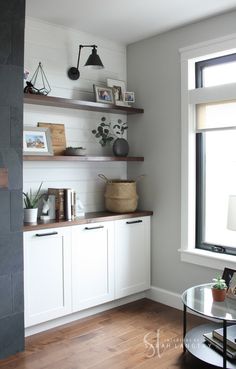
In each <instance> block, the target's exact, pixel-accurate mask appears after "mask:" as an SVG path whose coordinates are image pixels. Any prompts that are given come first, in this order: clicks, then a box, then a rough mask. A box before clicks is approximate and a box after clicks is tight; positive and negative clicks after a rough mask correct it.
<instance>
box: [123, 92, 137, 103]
mask: <svg viewBox="0 0 236 369" xmlns="http://www.w3.org/2000/svg"><path fill="white" fill-rule="evenodd" d="M124 101H125V102H126V103H134V102H135V94H134V92H129V91H125V93H124Z"/></svg>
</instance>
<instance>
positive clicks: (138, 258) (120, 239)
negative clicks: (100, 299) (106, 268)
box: [114, 217, 150, 298]
mask: <svg viewBox="0 0 236 369" xmlns="http://www.w3.org/2000/svg"><path fill="white" fill-rule="evenodd" d="M114 223H115V298H121V297H124V296H128V295H131V294H133V293H137V292H141V291H144V290H146V289H148V288H150V217H141V218H131V219H125V220H117V221H115V222H114Z"/></svg>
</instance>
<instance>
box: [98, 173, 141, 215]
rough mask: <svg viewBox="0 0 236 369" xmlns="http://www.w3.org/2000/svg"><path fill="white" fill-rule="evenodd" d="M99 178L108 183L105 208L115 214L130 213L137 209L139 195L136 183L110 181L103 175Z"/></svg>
mask: <svg viewBox="0 0 236 369" xmlns="http://www.w3.org/2000/svg"><path fill="white" fill-rule="evenodd" d="M99 177H100V178H101V179H103V180H105V182H106V190H105V195H104V196H105V207H106V209H107V210H108V211H111V212H113V213H130V212H133V211H135V210H136V209H137V206H138V195H137V190H136V181H130V180H108V179H107V178H106V177H105V176H104V175H103V174H99Z"/></svg>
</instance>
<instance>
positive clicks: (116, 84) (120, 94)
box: [107, 78, 127, 105]
mask: <svg viewBox="0 0 236 369" xmlns="http://www.w3.org/2000/svg"><path fill="white" fill-rule="evenodd" d="M107 86H109V87H111V88H112V90H113V95H114V100H115V104H116V105H127V103H125V102H124V93H125V90H126V87H125V81H119V80H117V79H110V78H108V79H107Z"/></svg>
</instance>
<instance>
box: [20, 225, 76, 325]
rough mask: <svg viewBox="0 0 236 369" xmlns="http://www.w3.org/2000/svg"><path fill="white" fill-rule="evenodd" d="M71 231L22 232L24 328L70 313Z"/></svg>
mask: <svg viewBox="0 0 236 369" xmlns="http://www.w3.org/2000/svg"><path fill="white" fill-rule="evenodd" d="M70 266H71V230H70V228H53V229H44V230H40V231H33V232H25V233H24V269H25V273H24V285H25V325H26V327H28V326H32V325H35V324H38V323H41V322H45V321H47V320H50V319H54V318H57V317H60V316H63V315H65V314H68V313H70V312H71V267H70Z"/></svg>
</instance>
